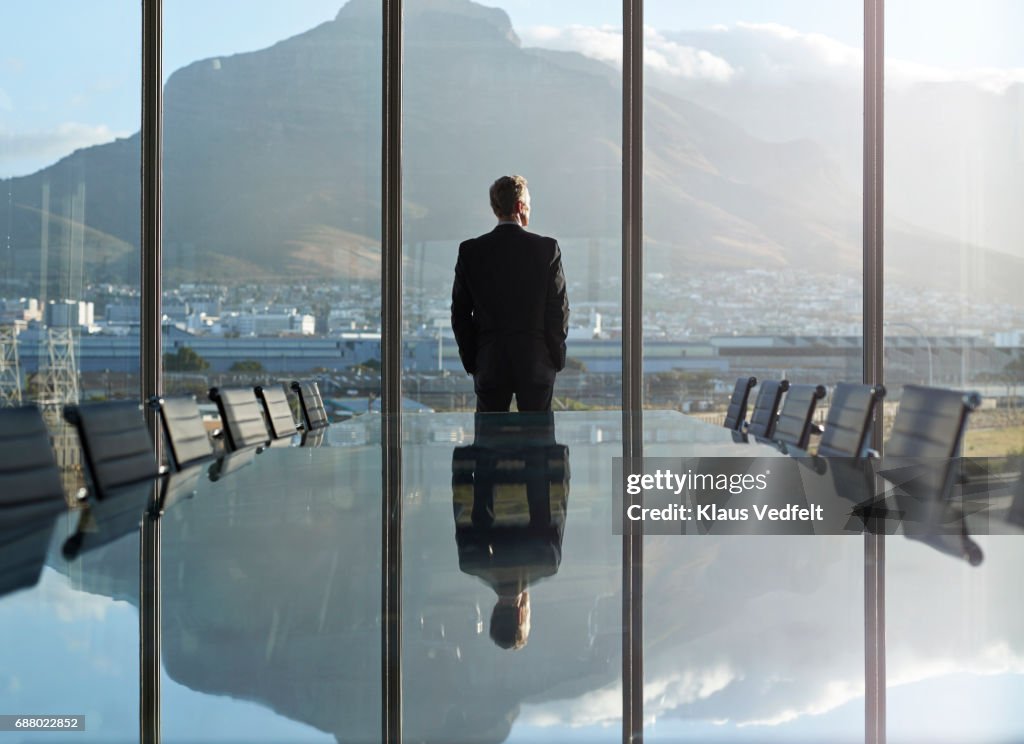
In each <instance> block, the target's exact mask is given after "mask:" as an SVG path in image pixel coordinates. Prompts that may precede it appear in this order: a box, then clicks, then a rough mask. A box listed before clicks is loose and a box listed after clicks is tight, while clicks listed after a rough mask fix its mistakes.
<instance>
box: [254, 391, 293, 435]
mask: <svg viewBox="0 0 1024 744" xmlns="http://www.w3.org/2000/svg"><path fill="white" fill-rule="evenodd" d="M253 390H254V392H255V393H256V397H257V398H258V399H259V401H260V403H261V404H262V405H263V413H264V415H265V416H266V419H267V426H268V428H269V429H270V434H271V436H273V437H274V439H284V438H285V437H292V436H295V434H296V432H298V427H297V426H296V425H295V419H294V418H292V407H291V406H290V405H289V404H288V394H287V393H285V391H284V388H283V387H281V386H280V385H273V386H271V387H266V388H265V387H263V386H262V385H257V386H256V387H255V388H253Z"/></svg>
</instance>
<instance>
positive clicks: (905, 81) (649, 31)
mask: <svg viewBox="0 0 1024 744" xmlns="http://www.w3.org/2000/svg"><path fill="white" fill-rule="evenodd" d="M520 36H521V37H522V39H523V41H524V43H526V44H528V45H531V46H539V47H545V48H548V49H557V50H562V51H575V52H579V53H580V54H583V55H586V56H588V57H591V58H593V59H596V60H600V61H602V62H606V63H609V64H613V65H616V66H621V65H622V33H621V31H620V30H619V29H617V28H615V27H613V26H581V25H571V26H563V27H555V26H533V27H530V28H527V29H525V30H524V31H523V32H522V33H521V34H520ZM863 58H864V54H863V50H862V49H861V48H860V47H858V46H851V45H850V44H846V43H844V42H842V41H839V40H837V39H834V38H832V37H830V36H827V35H825V34H821V33H806V32H803V31H797V30H796V29H794V28H790V27H789V26H784V25H782V24H778V23H747V22H742V21H741V22H738V23H736V24H734V25H731V26H726V25H722V24H717V25H715V26H713V27H711V28H710V29H708V30H701V31H683V32H678V33H674V32H673V33H670V32H662V31H657V30H655V29H653V28H650V27H647V28H645V29H644V62H645V66H646V67H647V68H648V69H649V70H650V71H652V72H654V73H657V74H664V75H669V76H672V77H677V78H682V79H690V80H707V81H715V82H719V83H726V82H732V81H741V80H746V81H753V82H762V83H785V82H796V81H800V80H822V79H824V80H836V81H837V82H843V83H847V84H853V85H857V86H860V85H861V84H862V83H861V80H862V74H863ZM923 82H962V83H970V84H973V85H976V86H978V87H979V88H982V89H983V90H986V91H989V92H992V93H1003V92H1004V91H1005V90H1006V89H1007V88H1008V87H1009V86H1011V85H1013V84H1015V83H1022V82H1024V68H993V67H978V68H963V69H954V68H949V67H943V66H941V65H930V64H923V63H920V62H911V61H908V60H902V59H889V60H887V62H886V83H887V85H888V86H890V87H905V86H908V85H911V84H914V83H923Z"/></svg>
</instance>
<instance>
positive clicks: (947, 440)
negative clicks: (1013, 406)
mask: <svg viewBox="0 0 1024 744" xmlns="http://www.w3.org/2000/svg"><path fill="white" fill-rule="evenodd" d="M979 405H981V396H979V395H978V394H977V393H964V392H961V391H958V390H944V389H941V388H931V387H923V386H920V385H904V386H903V395H902V396H901V397H900V407H899V409H898V410H897V412H896V418H895V420H894V421H893V425H892V433H891V434H890V435H889V439H888V440H887V441H886V442H885V448H884V450H883V458H884V459H883V464H884V465H885V467H887V468H888V467H892V466H895V467H901V466H904V467H906V466H908V465H912V464H915V463H920V464H923V465H924V467H923V469H921V470H919V471H918V472H917V474H916V475H914V479H913V483H912V484H910V485H912V487H913V489H914V490H915V491H916V492H917V494H918V495H922V496H934V497H936V498H945V497H946V496H948V494H949V489H950V487H951V486H952V478H953V476H954V475H955V472H954V469H953V467H952V466H953V458H956V457H959V456H960V444H961V442H962V441H963V437H964V431H965V430H966V429H967V416H968V415H969V414H970V413H971V411H973V410H975V409H976V408H977V407H978V406H979ZM903 485H905V486H906V485H907V484H903Z"/></svg>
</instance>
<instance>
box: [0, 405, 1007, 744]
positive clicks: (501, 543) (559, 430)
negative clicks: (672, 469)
mask: <svg viewBox="0 0 1024 744" xmlns="http://www.w3.org/2000/svg"><path fill="white" fill-rule="evenodd" d="M492 420H495V421H496V420H497V419H492ZM480 427H481V421H480V420H479V419H478V420H477V421H476V422H474V417H473V415H472V414H468V413H437V414H433V413H424V414H411V415H407V416H403V420H402V430H403V445H402V449H401V468H402V494H401V504H402V510H401V523H400V525H401V586H400V592H401V614H400V616H399V617H398V618H397V621H398V622H399V623H400V634H401V652H400V669H401V706H402V707H401V722H402V735H403V740H405V741H410V742H414V741H429V742H463V741H465V742H482V741H486V742H501V741H510V742H548V741H551V742H556V741H557V742H591V741H608V742H612V741H621V740H622V675H623V664H622V647H623V629H622V618H623V543H622V539H621V538H620V537H618V536H616V535H614V534H613V531H612V523H613V514H612V497H611V495H612V481H613V460H614V458H616V457H620V456H621V453H622V417H621V413H620V412H615V411H607V412H566V413H557V414H555V415H554V430H553V432H550V431H548V432H542V433H537V432H531V433H529V434H528V435H527V436H526V441H525V443H524V442H522V441H520V442H519V443H518V444H517V443H516V441H515V437H516V436H517V435H515V434H509V433H508V431H507V430H503V429H502V427H501V426H498V427H497V428H496V429H494V431H492V432H489V433H488V434H487V435H486V436H483V435H482V434H481V432H480V431H479V429H480ZM495 432H496V433H495ZM380 436H381V435H380V420H379V417H377V416H374V415H366V416H361V417H357V418H356V419H353V420H350V421H349V422H345V423H343V424H337V425H333V426H332V427H330V429H329V430H328V434H327V436H326V438H325V441H324V443H323V444H324V446H321V447H317V448H298V447H272V448H269V449H267V450H265V451H263V452H261V453H259V454H256V453H255V452H247V453H244V454H243V455H241V456H240V457H238V458H236V459H235V461H234V462H233V463H226V464H222V465H220V466H219V467H218V468H216V469H215V473H216V476H217V479H216V480H212V479H211V478H210V477H209V472H208V469H207V468H206V467H205V466H204V467H203V468H201V469H197V470H195V471H191V472H186V473H184V474H181V475H179V476H178V477H177V478H176V479H175V480H174V481H172V484H173V487H172V488H171V493H169V494H166V493H165V497H166V498H165V503H164V504H163V510H162V514H161V515H160V516H159V518H158V519H153V520H151V524H155V525H156V527H155V532H154V534H158V537H159V569H160V570H159V581H158V593H159V606H160V612H159V624H158V627H159V638H158V648H159V657H160V685H159V728H160V731H161V737H162V740H163V741H165V742H242V741H245V742H306V741H310V742H316V741H335V740H336V741H339V742H372V741H379V740H380V738H381V731H382V716H383V714H382V694H383V693H382V690H383V686H382V664H381V645H382V633H383V632H384V627H385V623H384V622H383V621H382V586H383V585H382V572H383V571H384V569H385V568H386V567H385V565H384V562H383V560H382V555H383V553H382V535H383V528H384V524H383V520H382V495H383V494H382V485H381V446H380ZM644 439H645V443H644V454H645V455H646V456H650V457H693V456H700V457H735V456H739V455H743V456H757V457H764V458H777V457H781V456H783V455H782V454H781V453H780V452H779V451H778V450H777V449H776V448H774V447H771V446H768V445H764V444H741V443H737V442H736V441H735V438H734V437H733V435H732V434H731V433H730V432H728V431H726V430H724V429H722V428H720V427H714V426H711V425H708V424H704V423H701V422H700V421H697V420H696V419H693V418H690V417H686V416H683V415H681V414H678V413H674V412H645V414H644ZM524 446H525V447H526V449H528V450H530V451H531V452H537V451H539V452H541V453H542V455H541V456H540V457H539V458H534V459H531V457H532V455H530V456H525V455H523V454H522V449H523V447H524ZM517 447H518V450H517ZM517 451H518V452H519V454H518V455H517V454H516V452H517ZM495 453H497V454H495ZM467 463H468V464H467ZM523 463H525V466H524V465H523ZM523 467H525V468H526V469H527V471H529V470H530V468H534V469H539V470H540V471H542V472H534V473H532V474H531V473H530V472H525V473H524V472H520V473H519V474H518V475H515V474H514V473H513V471H516V469H517V468H520V469H522V468H523ZM467 468H468V470H467ZM474 468H475V469H476V471H475V473H474V475H473V477H472V478H469V479H468V480H467V479H466V478H465V477H464V476H465V473H466V472H469V471H473V469H474ZM485 469H489V470H488V475H487V477H488V478H496V479H497V481H496V484H493V485H494V487H493V488H492V487H491V485H492V484H488V485H487V488H488V489H491V490H490V491H489V492H491V493H493V494H494V502H493V503H488V504H486V505H485V507H486V508H481V506H480V504H479V503H477V502H475V501H474V500H473V499H474V493H475V492H474V485H473V483H474V480H473V479H474V478H475V480H476V482H478V483H479V482H484V481H483V478H484V476H483V475H481V473H482V471H483V470H485ZM538 483H540V484H541V486H540V487H541V490H542V491H543V493H544V494H545V502H544V509H550V522H551V524H552V525H555V528H554V529H545V530H539V529H533V523H532V522H530V521H529V520H530V519H531V518H532V516H531V515H533V513H534V506H535V504H534V501H533V499H534V496H535V495H536V492H537V491H536V488H537V484H538ZM531 489H534V490H531ZM516 499H520V500H523V499H525V500H528V501H529V509H528V510H526V509H525V508H524V509H519V510H518V511H517V510H516V509H515V508H514V507H509V504H514V503H515V502H516ZM524 503H525V502H524ZM144 508H145V503H144V499H136V498H134V497H126V498H125V500H124V502H123V503H117V502H111V503H110V504H107V505H105V506H104V505H97V507H96V508H95V509H94V510H93V511H94V513H93V514H92V515H91V516H88V515H83V514H82V513H81V512H68V513H64V514H61V515H60V516H59V517H58V518H56V520H55V521H54V522H53V523H52V524H51V523H47V524H46V526H45V528H44V527H40V528H39V529H38V530H37V531H36V534H35V536H34V537H32V539H31V540H28V539H27V538H26V540H28V542H27V543H26V541H25V540H23V541H22V542H23V543H25V544H28V543H31V544H33V545H36V546H42V547H41V548H38V550H37V552H38V556H39V557H38V560H39V561H40V562H42V563H43V565H42V567H41V569H39V567H38V566H36V569H37V570H39V575H38V580H36V581H35V583H32V584H31V585H29V586H23V587H22V588H18V589H13V590H12V589H11V586H17V585H18V581H19V578H20V577H22V575H23V574H24V573H25V572H26V571H28V572H31V566H28V563H30V562H31V561H26V559H25V555H27V554H29V553H31V550H28V551H27V552H26V549H25V548H24V545H22V546H21V548H19V551H16V554H17V555H18V556H19V558H18V560H19V561H20V563H19V566H20V568H18V570H17V571H16V570H15V568H13V567H12V566H13V563H12V560H13V559H11V558H10V556H9V555H8V554H5V553H3V549H4V546H3V545H0V557H2V560H4V561H6V563H0V565H4V573H2V574H0V577H6V579H7V584H9V585H11V586H6V585H5V584H3V583H0V591H3V592H4V594H3V596H0V636H2V637H3V638H4V643H3V644H2V647H0V715H4V714H26V715H48V716H49V715H70V714H79V715H84V716H85V717H86V727H85V730H84V731H83V732H80V733H78V734H76V735H75V737H74V740H76V741H78V740H85V741H98V742H119V741H136V740H138V738H139V729H140V663H141V662H140V641H142V640H144V639H141V638H140V565H141V564H140V549H141V547H142V545H141V540H142V538H141V537H140V535H141V533H140V530H139V528H138V525H139V522H140V519H141V516H142V512H143V509H144ZM484 513H486V515H487V516H486V517H485V521H484V522H483V523H481V522H480V521H479V520H478V516H479V515H480V514H484ZM545 514H547V512H545ZM545 518H547V517H545ZM490 519H493V520H494V521H493V524H490V523H488V522H487V520H490ZM503 520H508V521H503ZM978 540H979V541H981V542H982V543H983V544H984V547H985V551H986V559H985V563H984V564H983V565H982V566H980V567H977V568H974V567H971V566H968V565H967V564H966V563H965V562H963V561H958V560H956V559H954V558H952V557H950V556H948V555H943V554H941V553H939V552H937V551H934V550H931V549H930V548H929V547H928V546H927V545H922V544H920V543H918V542H915V541H910V540H904V539H902V538H898V539H894V540H888V541H887V551H888V553H887V559H886V560H887V563H886V569H885V571H886V573H885V576H886V579H887V582H888V586H887V590H886V592H887V597H886V598H887V604H886V607H885V622H886V634H887V657H886V658H887V660H888V669H887V673H888V684H889V688H890V689H889V696H888V702H889V709H888V730H889V741H890V742H895V741H908V742H909V741H924V740H929V741H932V740H939V739H942V738H943V737H945V738H944V740H947V741H974V742H980V741H993V742H995V741H1019V740H1022V739H1024V715H1021V713H1020V708H1019V705H1018V704H1017V703H1016V702H1015V700H1019V696H1020V694H1021V693H1022V692H1024V684H1022V673H1024V648H1021V647H1022V646H1024V624H1022V619H1021V618H1022V616H1024V615H1022V613H1021V609H1022V607H1021V605H1022V604H1024V592H1021V591H1020V590H1019V586H1020V582H1019V566H1020V565H1021V564H1020V559H1021V558H1022V557H1024V551H1022V550H1021V548H1020V546H1019V542H1020V541H1019V540H1017V539H1015V538H1014V537H998V538H997V537H988V538H978ZM481 546H483V547H482V548H481ZM481 550H482V552H481ZM10 552H11V551H10V550H8V553H10ZM4 556H6V557H4ZM867 566H868V564H867V563H866V556H865V539H864V538H863V537H861V536H856V535H846V536H842V535H796V536H778V535H772V536H751V535H746V536H729V535H715V534H678V535H658V536H647V537H645V538H644V539H643V558H642V570H643V584H642V590H641V591H640V592H639V596H636V597H634V598H633V599H634V600H635V601H636V602H639V603H641V605H642V609H643V617H644V620H643V627H642V628H638V629H637V631H636V632H638V633H639V632H642V637H643V650H644V654H643V666H642V679H643V699H644V714H643V715H644V732H645V737H646V738H650V739H651V740H654V741H658V740H661V741H730V742H738V741H749V742H761V741H830V742H845V741H850V742H853V741H864V734H863V730H864V723H863V721H864V705H865V703H864V659H865V630H864V627H865V626H864V617H865V607H866V606H867V605H866V603H867V602H868V599H867V598H866V596H865V583H864V581H865V579H864V577H865V574H866V567H867ZM19 571H20V573H19ZM21 583H22V584H25V583H31V582H25V581H21ZM510 586H513V587H514V588H515V591H522V590H524V589H525V590H526V592H527V594H528V596H529V605H528V607H529V609H528V612H527V613H526V616H527V617H528V620H527V622H526V623H525V625H528V626H529V628H528V632H527V633H525V636H526V638H525V645H522V647H521V648H518V649H509V648H503V647H501V646H500V645H499V644H498V643H497V642H495V640H493V639H492V637H491V615H492V611H493V610H494V608H495V606H496V605H497V604H501V603H505V604H506V605H507V602H508V595H509V587H510ZM512 593H513V594H514V593H515V592H512ZM499 595H501V597H503V599H501V600H500V601H499ZM523 615H524V613H523V611H522V609H521V608H520V610H519V620H518V622H519V623H520V624H524V623H523ZM521 630H522V629H521ZM979 706H981V708H982V709H983V714H982V713H979V712H978V707H979ZM933 731H934V732H935V737H936V738H932V737H931V736H929V735H928V732H933ZM16 736H17V735H16V734H11V733H7V734H5V733H0V742H2V741H5V740H7V739H5V738H4V737H16ZM67 736H69V734H65V733H52V734H45V733H34V734H32V738H31V740H32V741H37V740H38V741H64V740H65V737H67ZM922 737H923V738H922ZM11 740H12V741H13V740H20V739H17V738H12V739H11Z"/></svg>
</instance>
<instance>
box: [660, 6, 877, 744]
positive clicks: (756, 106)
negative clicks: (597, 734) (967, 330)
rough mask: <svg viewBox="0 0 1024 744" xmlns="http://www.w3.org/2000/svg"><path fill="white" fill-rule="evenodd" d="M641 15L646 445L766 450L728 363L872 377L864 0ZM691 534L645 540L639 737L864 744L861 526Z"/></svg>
mask: <svg viewBox="0 0 1024 744" xmlns="http://www.w3.org/2000/svg"><path fill="white" fill-rule="evenodd" d="M644 12H645V27H646V34H645V46H644V54H645V68H644V74H645V90H644V117H645V119H644V169H645V170H644V272H645V273H644V317H643V334H644V406H645V408H646V409H648V410H647V412H646V413H645V416H644V440H645V444H644V455H645V456H647V457H656V456H661V457H690V458H695V457H701V456H705V457H706V456H720V457H737V458H740V457H744V458H746V457H749V458H753V457H762V456H763V457H771V456H776V455H778V450H777V449H776V448H774V447H773V446H770V445H767V444H755V443H734V440H733V436H732V435H733V432H730V431H729V430H727V429H726V428H724V427H723V421H724V419H725V414H726V408H727V405H728V401H729V397H730V395H731V393H732V391H733V387H734V384H735V383H736V380H737V378H740V377H743V378H747V377H750V376H754V377H756V378H757V379H758V380H759V381H761V382H762V383H763V382H764V381H766V380H782V379H786V380H788V381H789V382H790V383H792V384H809V385H824V386H826V387H827V388H829V389H830V390H831V388H832V386H834V385H835V383H837V382H853V383H859V382H860V380H861V374H862V370H861V364H862V331H861V323H862V310H861V308H862V299H861V295H862V283H861V279H862V250H861V212H862V210H861V204H862V200H861V194H860V191H861V157H862V152H861V147H862V138H861V127H862V124H861V121H862V113H861V111H862V105H863V97H862V88H863V83H862V76H863V65H862V51H861V50H862V26H863V6H862V4H861V3H860V2H833V3H820V2H814V0H804V1H802V2H786V3H782V2H776V3H753V2H741V1H739V0H737V1H733V2H714V3H710V2H690V3H674V2H657V1H656V0H652V1H651V2H648V3H645V7H644ZM759 391H760V387H758V388H755V389H754V390H753V391H752V394H751V398H750V406H752V405H753V403H754V399H755V397H756V396H757V394H758V392H759ZM827 413H828V399H827V398H826V399H825V400H824V401H823V402H822V404H821V405H820V406H819V407H818V410H817V413H816V418H817V420H819V421H823V420H824V418H825V416H826V415H827ZM750 416H751V412H750V407H748V409H747V415H746V418H747V419H748V420H749V419H750ZM810 447H811V449H812V450H813V449H814V448H815V447H816V441H815V440H813V439H812V441H811V444H810ZM707 462H708V461H704V463H705V464H706V463H707ZM719 462H720V461H719ZM688 464H692V465H694V466H695V467H694V470H695V471H696V470H697V468H696V465H697V464H698V463H697V462H696V461H693V460H691V461H689V462H688ZM701 472H703V471H701ZM744 472H748V471H746V470H744ZM743 505H746V504H740V503H736V502H730V503H728V504H727V506H729V507H738V506H743ZM686 529H687V530H688V531H687V532H686V534H680V535H677V536H668V535H662V536H649V537H647V538H646V539H645V543H644V588H643V601H644V700H645V706H644V717H645V721H646V722H647V725H646V726H645V731H644V736H645V739H650V740H652V741H683V740H691V739H693V740H700V741H750V742H763V741H787V742H789V741H857V740H859V739H860V738H861V737H862V734H861V732H862V730H863V710H864V708H863V706H864V704H863V694H864V672H863V669H864V649H863V542H862V540H861V539H860V538H858V537H840V536H828V535H814V536H766V537H757V536H722V535H714V534H711V535H708V534H702V533H700V530H699V529H697V528H696V527H694V526H693V525H692V524H690V525H688V526H687V528H686Z"/></svg>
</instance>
